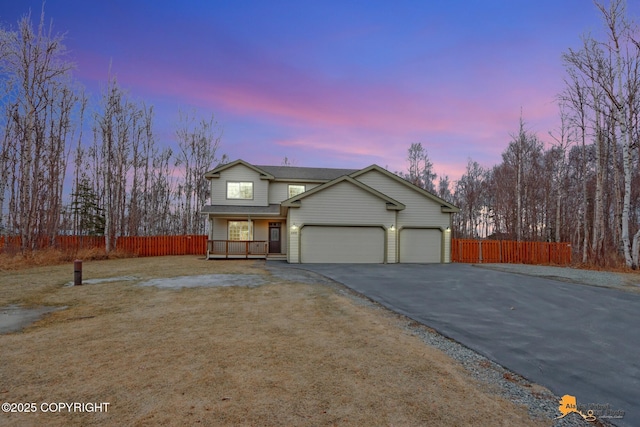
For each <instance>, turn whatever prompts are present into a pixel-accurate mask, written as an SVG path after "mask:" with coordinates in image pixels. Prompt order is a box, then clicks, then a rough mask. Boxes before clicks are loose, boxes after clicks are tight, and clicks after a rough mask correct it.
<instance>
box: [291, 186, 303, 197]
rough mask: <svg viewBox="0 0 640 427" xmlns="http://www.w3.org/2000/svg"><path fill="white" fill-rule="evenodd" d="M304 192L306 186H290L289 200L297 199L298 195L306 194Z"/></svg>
mask: <svg viewBox="0 0 640 427" xmlns="http://www.w3.org/2000/svg"><path fill="white" fill-rule="evenodd" d="M304 192H305V187H304V185H294V184H290V185H289V198H292V197H295V196H297V195H298V194H300V193H304Z"/></svg>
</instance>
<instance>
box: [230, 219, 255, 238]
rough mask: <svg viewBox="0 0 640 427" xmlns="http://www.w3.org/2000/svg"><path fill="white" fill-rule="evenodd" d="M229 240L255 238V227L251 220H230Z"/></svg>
mask: <svg viewBox="0 0 640 427" xmlns="http://www.w3.org/2000/svg"><path fill="white" fill-rule="evenodd" d="M227 226H228V229H229V234H228V235H229V240H253V227H251V223H250V222H249V221H229V222H228V223H227Z"/></svg>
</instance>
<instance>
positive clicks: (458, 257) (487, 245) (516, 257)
mask: <svg viewBox="0 0 640 427" xmlns="http://www.w3.org/2000/svg"><path fill="white" fill-rule="evenodd" d="M39 243H41V244H39V246H40V247H48V246H53V247H55V248H57V249H60V250H62V251H72V252H73V251H77V250H78V249H89V248H104V247H105V243H104V237H91V236H58V237H56V238H55V242H54V244H53V245H49V242H48V241H47V240H46V239H44V240H43V241H42V242H39ZM10 247H13V248H19V247H20V237H4V236H0V252H3V251H4V250H5V249H6V248H10ZM116 249H118V250H121V251H123V252H128V253H131V254H134V255H137V256H141V257H146V256H163V255H204V254H205V253H206V251H207V236H202V235H189V236H144V237H142V236H140V237H139V236H128V237H118V239H117V242H116ZM451 261H452V262H467V263H514V264H559V265H566V264H570V263H571V245H570V244H569V243H547V242H515V241H507V240H471V239H452V241H451Z"/></svg>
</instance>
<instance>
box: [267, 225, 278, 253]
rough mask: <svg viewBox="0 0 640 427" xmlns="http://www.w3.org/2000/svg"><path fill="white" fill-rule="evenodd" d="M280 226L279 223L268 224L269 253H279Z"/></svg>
mask: <svg viewBox="0 0 640 427" xmlns="http://www.w3.org/2000/svg"><path fill="white" fill-rule="evenodd" d="M280 225H281V223H279V222H270V223H269V253H270V254H279V253H280Z"/></svg>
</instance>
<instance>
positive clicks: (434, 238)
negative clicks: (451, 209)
mask: <svg viewBox="0 0 640 427" xmlns="http://www.w3.org/2000/svg"><path fill="white" fill-rule="evenodd" d="M441 257H442V231H440V230H439V229H424V228H403V229H402V230H400V262H422V263H426V262H441V261H442V259H441Z"/></svg>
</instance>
